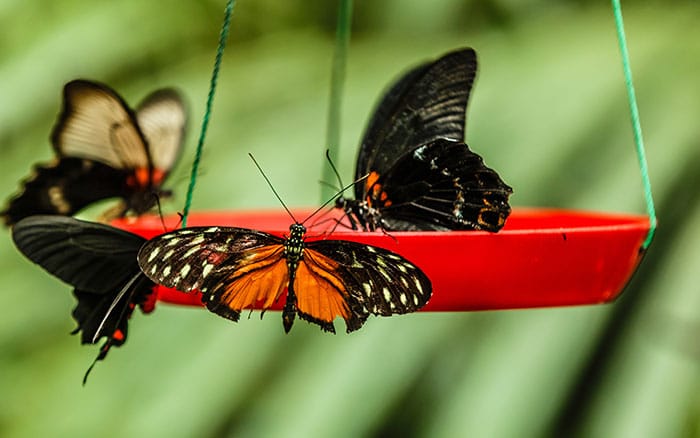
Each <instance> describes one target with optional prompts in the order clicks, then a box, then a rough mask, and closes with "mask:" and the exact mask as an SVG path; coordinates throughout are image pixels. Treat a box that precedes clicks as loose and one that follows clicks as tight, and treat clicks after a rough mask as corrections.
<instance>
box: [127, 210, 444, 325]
mask: <svg viewBox="0 0 700 438" xmlns="http://www.w3.org/2000/svg"><path fill="white" fill-rule="evenodd" d="M289 231H290V232H289V237H286V238H281V237H277V236H273V235H271V234H268V233H264V232H260V231H255V230H249V229H246V228H231V227H218V226H213V227H195V228H185V229H182V230H178V231H171V232H169V233H166V234H163V235H160V236H158V237H155V238H153V239H151V240H149V241H148V242H147V243H146V244H145V245H144V246H143V247H142V248H141V251H140V252H139V256H138V260H139V265H140V266H141V269H142V270H143V272H144V273H145V274H146V275H147V276H148V277H149V278H150V279H151V280H153V281H155V282H156V283H159V284H162V285H164V286H167V287H171V288H175V289H177V290H180V291H183V292H190V291H194V290H199V291H201V292H202V294H203V295H202V301H203V302H204V303H205V304H206V306H207V308H208V309H209V310H210V311H212V312H214V313H217V314H219V315H221V316H223V317H225V318H228V319H231V320H233V321H238V319H239V316H240V313H241V311H242V310H243V309H248V308H252V307H255V306H259V307H261V308H262V309H263V310H265V309H268V308H270V307H271V306H272V305H273V304H274V303H275V302H277V301H278V300H279V299H280V298H281V297H282V295H283V294H284V292H285V289H286V302H285V305H284V308H283V311H282V321H283V325H284V330H285V331H286V332H289V330H290V329H291V328H292V324H293V322H294V319H295V316H296V315H299V317H300V318H301V319H303V320H306V321H308V322H311V323H314V324H318V325H319V326H320V327H321V329H322V330H324V331H327V332H332V333H335V327H334V325H333V321H334V320H335V319H336V318H337V317H341V318H343V319H344V320H345V325H346V328H347V332H348V333H349V332H351V331H353V330H357V329H359V328H360V327H362V325H363V324H364V322H365V320H366V319H367V317H368V316H369V315H382V316H389V315H394V314H401V313H409V312H413V311H416V310H418V309H420V308H421V307H423V306H424V305H425V304H426V303H427V302H428V300H429V299H430V296H431V293H432V286H431V283H430V280H429V279H428V278H427V277H426V275H425V274H424V273H423V272H422V271H421V270H420V269H419V268H418V267H416V266H415V265H414V264H412V263H411V262H409V261H408V260H406V259H405V258H403V257H401V256H400V255H398V254H394V253H392V252H391V251H387V250H385V249H382V248H377V247H374V246H369V245H363V244H360V243H355V242H349V241H344V240H315V241H311V242H307V241H305V234H306V228H305V227H304V225H302V224H301V223H299V222H296V221H295V223H294V224H292V225H291V227H290V228H289Z"/></svg>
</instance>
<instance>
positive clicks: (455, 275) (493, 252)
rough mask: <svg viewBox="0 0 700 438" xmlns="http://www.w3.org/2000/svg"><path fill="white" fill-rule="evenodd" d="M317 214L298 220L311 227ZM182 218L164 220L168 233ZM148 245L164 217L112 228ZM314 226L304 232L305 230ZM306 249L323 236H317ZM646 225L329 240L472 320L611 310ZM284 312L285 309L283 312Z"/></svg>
mask: <svg viewBox="0 0 700 438" xmlns="http://www.w3.org/2000/svg"><path fill="white" fill-rule="evenodd" d="M309 212H310V211H294V212H293V213H294V214H295V216H296V217H297V218H304V217H306V216H307V215H308V214H309ZM178 222H179V217H177V216H169V217H166V218H165V224H166V226H167V227H168V228H169V229H173V228H175V227H177V226H178ZM187 223H188V225H189V226H205V225H220V226H236V227H245V228H252V229H256V230H261V231H266V232H269V233H271V234H275V235H280V236H281V235H283V234H286V233H288V231H289V225H290V223H291V219H290V218H289V216H288V215H287V213H286V212H285V211H284V210H282V209H278V210H275V211H249V212H205V213H194V214H191V215H190V216H189V217H188V221H187ZM113 225H115V226H117V227H120V228H124V229H127V230H129V231H131V232H134V233H136V234H139V235H141V236H143V237H146V238H151V237H153V236H156V235H158V234H162V233H163V225H162V223H161V220H160V218H159V217H154V216H147V217H141V218H139V219H137V220H133V219H131V220H129V219H125V220H119V221H115V222H114V224H113ZM308 225H309V224H307V226H308ZM310 228H311V229H310V231H309V232H308V233H307V239H308V240H313V239H314V238H315V237H316V238H321V235H322V232H323V229H324V227H323V226H319V227H315V228H314V227H310ZM648 231H649V220H648V218H647V217H646V216H641V215H629V214H608V213H594V212H580V211H571V210H554V209H527V208H516V209H514V210H513V212H512V213H511V215H510V217H509V218H508V221H507V223H506V225H505V227H504V228H503V229H502V230H501V231H500V232H498V233H495V234H494V233H488V232H482V231H449V232H392V233H391V236H392V237H393V238H392V237H390V236H387V235H385V234H383V233H381V232H374V233H367V232H358V231H349V230H343V229H340V228H337V229H336V230H335V231H334V232H333V235H332V237H330V238H332V239H346V240H352V241H356V242H362V243H367V244H370V245H374V246H379V247H382V248H386V249H388V250H391V251H394V252H396V253H398V254H401V255H402V256H404V257H406V258H407V259H408V260H410V261H411V262H413V263H414V264H415V265H417V266H418V267H420V268H421V269H422V270H423V271H424V272H425V274H426V275H427V276H428V277H429V278H430V279H431V281H432V283H433V296H432V298H431V299H430V301H429V302H428V304H427V305H426V306H425V307H424V308H423V310H427V311H431V310H432V311H468V310H489V309H514V308H528V307H551V306H569V305H579V304H598V303H605V302H609V301H612V300H614V299H615V298H616V297H617V296H618V295H619V294H620V292H621V291H622V289H623V288H624V286H625V284H626V283H627V281H628V280H629V278H630V277H631V276H632V274H633V272H634V270H635V268H636V267H637V265H638V264H639V262H640V260H641V259H642V256H643V250H642V242H643V241H644V239H645V238H646V235H647V232H648ZM158 298H159V299H160V300H161V301H165V302H169V303H175V304H185V305H201V301H200V294H199V293H183V292H179V291H176V290H172V289H167V288H164V287H160V288H159V290H158ZM277 308H280V307H277Z"/></svg>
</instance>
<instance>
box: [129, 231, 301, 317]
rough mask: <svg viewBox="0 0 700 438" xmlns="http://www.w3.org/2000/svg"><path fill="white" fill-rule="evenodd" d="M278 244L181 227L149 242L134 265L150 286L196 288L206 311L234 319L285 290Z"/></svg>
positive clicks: (250, 235) (254, 235) (251, 235)
mask: <svg viewBox="0 0 700 438" xmlns="http://www.w3.org/2000/svg"><path fill="white" fill-rule="evenodd" d="M283 242H284V241H283V240H282V239H280V238H279V237H275V236H273V235H271V234H267V233H262V232H258V231H253V230H248V229H244V228H232V227H193V228H186V229H183V230H178V231H172V232H170V233H166V234H163V235H161V236H158V237H156V238H154V239H151V240H150V241H149V242H148V243H146V245H144V246H143V248H142V249H141V251H140V252H139V264H140V266H141V269H142V270H143V272H144V273H145V274H146V275H147V276H149V277H150V278H151V279H153V280H154V281H155V282H157V283H159V284H162V285H164V286H167V287H171V288H175V289H177V290H180V291H183V292H190V291H193V290H200V291H201V292H202V293H203V294H204V298H203V300H204V302H205V303H206V304H207V307H208V308H209V310H211V311H213V312H215V313H218V314H220V315H222V316H224V317H226V318H229V319H233V320H237V319H238V313H239V312H240V311H241V310H242V309H245V308H250V307H253V306H254V305H256V304H257V305H262V306H263V307H264V308H266V307H269V306H270V305H272V303H273V302H274V301H275V300H276V299H277V298H278V297H279V295H280V294H281V293H282V291H283V290H284V288H285V287H286V285H287V278H288V277H287V267H286V264H285V259H284V255H283V252H284V249H283V246H282V244H283Z"/></svg>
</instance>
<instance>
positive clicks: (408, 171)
mask: <svg viewBox="0 0 700 438" xmlns="http://www.w3.org/2000/svg"><path fill="white" fill-rule="evenodd" d="M511 193H512V189H511V188H510V187H509V186H508V185H507V184H506V183H504V182H503V180H501V178H500V177H499V175H498V174H497V173H496V172H495V171H494V170H492V169H490V168H489V167H487V166H486V165H485V164H484V162H483V159H482V158H481V157H480V156H479V155H477V154H475V153H474V152H472V151H471V150H469V147H468V146H467V145H466V144H464V143H461V142H456V141H450V140H445V139H439V140H435V141H433V142H431V143H428V144H425V145H422V146H419V147H417V148H415V149H414V150H413V151H411V152H409V153H406V154H404V155H403V156H402V157H401V158H400V159H399V160H397V162H396V164H395V165H394V166H393V167H392V168H391V169H390V170H389V171H388V172H387V173H386V174H385V175H383V176H382V177H379V178H377V179H376V180H375V181H374V182H373V184H372V185H371V186H370V187H369V188H368V194H367V196H368V198H369V204H370V206H371V207H372V208H375V209H378V210H379V211H380V212H381V220H382V225H383V227H384V228H385V229H387V230H487V231H498V230H499V229H500V228H501V227H502V226H503V224H504V223H505V221H506V218H507V217H508V215H509V214H510V205H509V204H508V197H509V196H510V194H511Z"/></svg>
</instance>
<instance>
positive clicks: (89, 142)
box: [51, 80, 151, 169]
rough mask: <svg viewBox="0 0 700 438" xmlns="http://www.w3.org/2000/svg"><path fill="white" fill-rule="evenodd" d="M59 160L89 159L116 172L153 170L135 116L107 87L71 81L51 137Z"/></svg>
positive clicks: (65, 88)
mask: <svg viewBox="0 0 700 438" xmlns="http://www.w3.org/2000/svg"><path fill="white" fill-rule="evenodd" d="M51 140H52V143H53V146H54V149H55V151H56V154H57V155H58V156H59V157H75V158H86V159H88V160H92V161H98V162H101V163H104V164H106V165H108V166H110V167H113V168H115V169H149V168H150V167H151V159H150V157H149V155H148V154H149V152H148V148H147V147H146V140H145V138H144V136H143V134H142V133H141V131H140V130H139V127H138V123H137V120H136V116H135V114H134V112H133V111H132V110H131V109H130V108H129V106H128V105H127V104H126V102H124V100H123V99H122V98H121V97H120V96H119V95H118V94H117V93H116V92H115V91H114V90H112V89H111V88H109V87H108V86H106V85H104V84H100V83H97V82H91V81H86V80H75V81H71V82H69V83H68V84H66V86H65V87H64V88H63V109H62V111H61V114H60V115H59V118H58V122H57V123H56V126H55V127H54V129H53V132H52V134H51Z"/></svg>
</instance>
